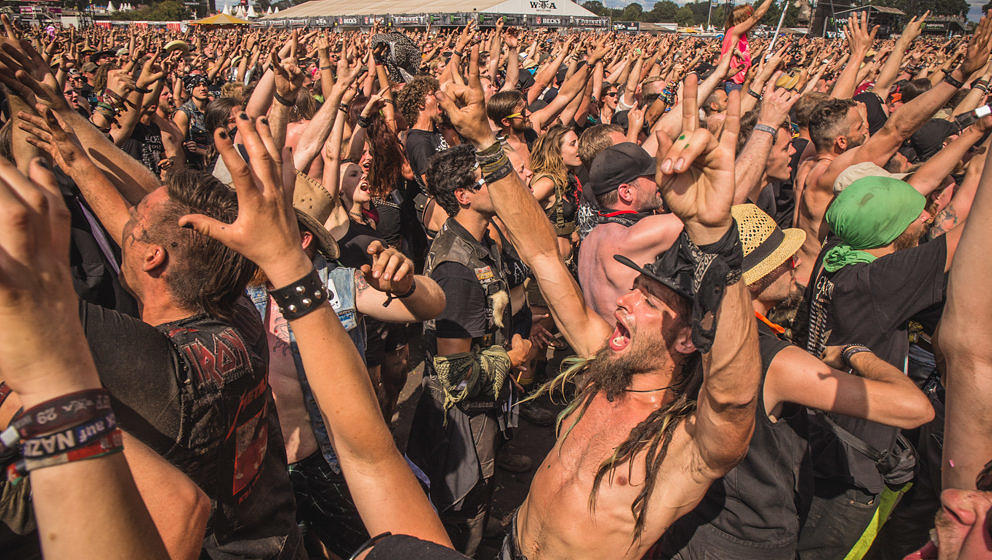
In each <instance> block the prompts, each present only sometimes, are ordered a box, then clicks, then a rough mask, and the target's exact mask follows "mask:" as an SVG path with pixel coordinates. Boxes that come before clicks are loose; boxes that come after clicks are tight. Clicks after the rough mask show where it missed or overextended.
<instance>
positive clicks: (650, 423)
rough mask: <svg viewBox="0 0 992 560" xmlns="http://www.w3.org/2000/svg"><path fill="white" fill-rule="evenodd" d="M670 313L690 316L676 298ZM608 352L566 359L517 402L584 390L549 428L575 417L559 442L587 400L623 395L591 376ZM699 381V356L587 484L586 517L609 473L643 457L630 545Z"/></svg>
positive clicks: (632, 508) (693, 407) (680, 368)
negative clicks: (569, 388) (668, 397)
mask: <svg viewBox="0 0 992 560" xmlns="http://www.w3.org/2000/svg"><path fill="white" fill-rule="evenodd" d="M675 307H676V312H677V313H678V314H679V316H682V317H685V316H688V315H687V314H688V313H690V312H691V310H690V308H689V304H688V302H686V301H685V300H682V299H681V298H678V302H677V303H675ZM608 352H609V349H608V348H604V349H603V350H600V352H599V354H597V355H596V357H595V358H591V359H590V358H579V357H572V358H566V359H565V360H563V361H562V372H561V373H560V374H558V376H556V377H555V378H554V379H552V380H550V381H548V382H547V383H545V384H544V385H542V386H541V387H539V388H538V389H537V390H536V391H535V392H534V393H533V394H532V395H530V396H528V397H527V398H526V399H524V400H523V401H522V402H527V401H529V400H532V399H536V398H537V397H539V396H540V395H541V394H543V393H548V395H549V396H551V397H552V400H553V399H554V394H555V392H558V393H559V394H560V395H562V396H564V395H565V390H566V387H567V386H568V385H569V384H571V383H577V381H578V382H581V383H584V386H582V388H581V389H580V390H579V392H578V394H577V395H576V396H575V398H573V399H572V401H571V402H570V403H569V404H568V406H567V407H566V408H565V410H563V411H562V412H561V414H559V415H558V419H557V422H556V426H555V435H556V437H557V436H558V435H559V434H560V433H561V423H562V421H563V420H564V419H565V418H567V417H568V416H569V415H571V414H572V413H575V417H574V419H573V421H572V422H571V424H570V425H569V426H568V428H567V430H566V431H565V435H564V436H563V437H562V439H563V440H564V439H567V438H568V436H569V434H570V433H571V432H572V429H574V428H575V426H576V425H577V424H578V423H579V421H580V420H581V419H582V416H583V415H585V412H586V410H588V409H589V406H590V405H591V404H592V401H593V399H594V398H595V397H596V396H597V395H598V394H600V393H603V395H604V396H605V397H606V398H607V399H608V400H610V401H612V400H614V399H615V398H617V397H619V396H620V395H622V394H623V392H624V390H625V388H626V387H625V386H624V387H621V386H619V384H617V383H615V382H614V383H611V382H609V381H604V380H603V378H601V377H599V376H597V375H596V373H595V369H596V364H597V362H600V363H605V364H606V367H609V368H613V367H614V365H613V364H611V363H610V362H609V361H607V360H603V359H602V358H603V357H604V356H606V355H607V353H608ZM702 381H703V376H702V368H701V362H700V360H699V353H698V352H697V353H694V354H692V355H691V356H689V357H688V358H687V359H686V360H685V361H683V362H682V364H681V365H680V366H678V367H677V369H676V371H675V373H674V375H673V376H672V384H671V385H669V386H668V387H665V388H664V389H667V390H669V391H670V392H671V393H673V394H674V395H675V398H674V399H673V400H672V401H671V402H669V403H668V404H665V405H663V406H662V407H661V408H658V409H657V410H655V411H654V412H652V413H651V414H649V415H648V417H647V418H645V419H644V420H642V421H641V422H640V423H639V424H637V425H636V426H634V427H633V428H632V429H631V430H630V433H629V434H628V435H627V439H625V440H624V441H623V443H621V444H620V445H619V446H617V447H616V449H614V451H613V455H612V456H610V458H608V459H606V460H605V461H603V462H602V463H601V464H600V465H599V469H598V470H597V471H596V477H595V479H594V480H593V485H592V492H590V494H589V509H590V511H592V510H595V508H596V496H597V494H598V493H599V487H600V484H602V482H603V479H605V478H607V477H609V480H610V481H611V482H612V480H613V473H614V472H615V471H616V469H617V468H619V467H621V466H623V465H624V464H627V465H628V466H629V468H633V465H632V462H633V460H634V458H636V457H637V456H638V455H639V454H641V453H642V452H643V453H644V472H645V481H644V487H643V488H642V489H641V491H640V493H638V495H637V497H636V498H634V501H633V503H631V505H630V511H631V514H633V516H634V535H633V539H632V541H631V543H632V544H633V542H636V541H637V540H638V539H640V537H641V534H642V533H643V532H644V523H645V520H646V519H647V513H648V511H647V506H648V498H650V497H651V494H652V492H654V488H655V484H656V483H657V478H658V471H659V470H660V469H661V464H662V462H664V460H665V457H666V455H667V454H668V446H669V444H671V442H672V437H673V436H674V435H675V429H676V428H677V427H678V426H679V424H681V423H682V422H683V421H684V420H685V419H686V418H688V417H689V415H691V414H692V413H693V412H695V410H696V399H697V398H698V396H699V388H700V386H701V385H702Z"/></svg>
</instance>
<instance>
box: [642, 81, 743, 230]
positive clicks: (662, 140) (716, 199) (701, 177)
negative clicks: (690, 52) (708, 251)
mask: <svg viewBox="0 0 992 560" xmlns="http://www.w3.org/2000/svg"><path fill="white" fill-rule="evenodd" d="M697 87H698V78H697V77H696V75H695V74H690V75H689V76H688V77H687V78H686V79H685V83H684V91H683V95H682V135H681V136H679V137H678V138H677V139H676V140H675V142H674V143H673V142H671V141H670V140H669V139H668V137H667V136H666V135H665V134H664V133H661V132H659V133H658V142H659V146H660V147H661V148H664V147H668V149H659V150H658V171H657V173H656V175H655V181H656V182H657V183H658V186H659V187H660V189H661V194H662V197H664V199H665V203H666V204H667V205H668V208H670V209H671V210H672V212H673V213H674V214H675V215H676V216H678V217H679V218H681V219H682V222H683V223H684V224H685V229H686V232H687V233H688V234H689V237H690V238H691V239H692V240H693V242H695V243H696V244H697V245H706V244H709V243H715V242H716V241H718V240H719V239H720V237H722V236H723V234H724V233H725V232H726V231H727V228H729V227H730V224H731V221H732V218H731V216H730V206H731V205H732V204H733V199H734V187H735V177H734V155H735V151H736V149H737V134H738V132H739V131H740V120H741V112H740V92H739V91H733V92H731V93H730V98H729V100H728V104H727V117H726V119H725V121H724V125H723V130H722V132H721V133H720V136H719V138H717V137H715V136H713V134H711V133H710V132H709V131H708V130H706V129H705V128H700V127H699V110H698V107H697V102H696V93H697Z"/></svg>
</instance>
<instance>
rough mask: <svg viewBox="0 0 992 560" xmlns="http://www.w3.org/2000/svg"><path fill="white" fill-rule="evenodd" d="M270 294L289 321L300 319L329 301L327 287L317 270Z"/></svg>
mask: <svg viewBox="0 0 992 560" xmlns="http://www.w3.org/2000/svg"><path fill="white" fill-rule="evenodd" d="M269 294H271V295H272V299H274V300H276V304H277V305H278V306H279V311H280V312H281V313H282V316H283V317H285V318H286V320H287V321H292V320H293V319H299V318H300V317H303V316H304V315H306V314H308V313H310V312H311V311H313V310H315V309H317V308H318V307H320V304H322V303H324V302H325V301H327V287H326V286H324V284H323V282H321V280H320V276H319V275H318V274H317V270H316V269H314V270H311V271H310V273H309V274H307V275H306V276H304V277H303V278H300V279H299V280H297V281H296V282H293V283H292V284H290V285H288V286H284V287H282V288H279V289H274V290H269Z"/></svg>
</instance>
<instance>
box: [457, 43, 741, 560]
mask: <svg viewBox="0 0 992 560" xmlns="http://www.w3.org/2000/svg"><path fill="white" fill-rule="evenodd" d="M477 58H478V49H477V47H475V48H473V52H472V59H471V64H470V70H469V82H468V85H466V86H464V87H454V88H451V89H450V90H447V91H446V92H445V93H443V94H441V95H439V97H440V102H441V105H442V107H443V108H444V110H445V111H446V112H447V113H448V115H449V117H450V119H451V122H452V124H454V125H455V127H456V128H457V129H458V131H459V133H460V134H461V135H462V136H463V137H464V138H466V139H467V140H469V141H470V142H471V143H472V144H473V145H474V146H475V147H476V148H477V150H478V152H477V154H476V157H477V158H478V161H479V164H480V167H481V168H482V172H483V176H484V178H485V181H486V183H487V185H488V190H489V194H490V196H491V198H492V201H493V205H494V207H495V210H496V212H497V214H498V215H499V217H500V218H501V219H502V220H503V222H504V223H505V224H506V226H507V229H508V230H509V234H510V240H511V242H512V243H513V244H514V246H515V247H516V249H517V251H518V252H519V254H520V256H521V257H522V258H523V260H524V261H525V262H526V263H527V264H528V265H529V266H530V267H531V268H532V269H533V270H534V272H535V276H536V277H537V278H538V282H539V284H540V287H541V291H542V293H543V295H544V297H545V299H547V301H548V303H549V306H550V308H551V311H552V313H553V314H554V317H555V320H556V322H557V324H558V326H559V328H560V329H561V331H562V332H563V333H564V334H565V337H566V338H567V339H568V342H569V343H570V344H571V345H572V347H573V348H574V349H575V350H576V352H577V353H578V354H579V356H581V357H582V358H583V359H584V363H583V364H582V365H581V366H580V367H577V368H572V369H571V370H570V371H567V372H566V374H565V377H568V378H573V379H582V380H583V381H584V385H583V386H581V387H580V392H579V394H578V396H577V397H576V399H575V400H574V401H573V402H572V404H571V406H570V407H569V408H568V409H567V410H566V411H565V413H564V414H563V416H562V419H561V424H560V427H561V431H560V433H559V436H558V440H557V442H556V443H555V446H554V448H553V449H552V450H551V452H550V453H549V454H548V456H547V457H546V458H545V460H544V462H543V463H542V464H541V466H540V467H539V468H538V472H537V474H536V475H535V477H534V480H533V482H532V484H531V488H530V492H529V494H528V496H527V498H526V500H525V501H524V503H523V504H522V505H521V506H520V509H519V510H518V512H517V515H516V518H515V520H514V523H513V526H512V529H511V534H510V535H508V537H507V539H506V542H505V543H504V549H503V551H502V554H501V557H502V558H511V559H512V558H529V559H530V560H537V559H557V558H597V559H598V558H629V559H638V558H641V557H642V556H643V555H644V553H645V552H646V551H647V550H648V548H650V546H651V544H652V543H653V542H654V541H655V540H657V539H658V538H659V537H660V536H661V535H662V534H663V533H664V532H665V531H666V529H667V528H668V527H669V525H671V524H672V523H673V522H674V521H675V520H676V519H678V518H679V517H681V516H682V515H684V514H685V513H687V512H689V511H690V510H692V509H693V507H694V506H695V505H696V504H697V503H698V502H699V500H700V499H701V498H702V497H703V495H704V494H705V492H706V489H707V488H708V487H709V486H710V484H711V483H712V482H713V481H714V480H716V479H718V478H720V477H721V476H723V474H724V473H726V472H727V471H728V470H729V469H731V468H732V467H733V466H734V465H735V464H736V463H737V461H739V460H740V459H741V457H743V456H744V454H745V453H746V451H747V444H748V440H749V438H750V435H751V431H752V428H753V425H754V413H755V401H756V393H757V388H758V383H759V378H760V360H759V359H758V346H757V339H756V334H755V322H754V320H753V319H752V318H751V313H752V312H751V309H750V301H749V299H748V297H747V294H746V292H745V288H744V285H743V283H742V282H741V280H740V274H741V272H740V269H741V262H742V256H741V249H740V240H739V238H738V234H737V229H736V226H735V225H734V222H733V219H732V218H731V214H730V207H731V202H732V198H733V191H734V145H735V142H736V137H737V130H738V129H739V126H740V125H739V121H740V98H739V95H738V94H737V93H736V92H734V93H733V94H732V97H731V108H730V111H729V113H728V116H727V121H726V125H725V127H724V130H723V132H722V134H721V136H720V137H719V138H716V137H714V136H713V135H712V134H710V133H709V132H708V131H707V130H705V129H700V128H698V118H697V117H696V114H697V113H696V110H697V109H696V103H695V101H694V100H695V99H696V86H697V79H696V77H695V75H690V76H689V77H688V78H687V79H686V84H685V88H684V91H685V95H684V98H685V99H686V102H685V103H684V111H685V113H684V119H683V120H684V122H686V123H687V127H686V128H687V129H686V130H685V132H684V134H683V136H682V137H680V138H679V139H678V143H677V144H676V145H674V146H673V147H671V149H668V150H661V151H659V160H658V161H659V169H658V173H657V179H658V180H659V183H660V184H661V185H662V188H661V190H662V193H663V196H664V198H665V202H666V203H667V205H668V206H669V208H671V209H672V211H673V212H674V213H675V214H677V215H678V216H679V217H680V218H681V219H682V220H683V222H684V223H685V230H686V231H685V234H684V235H683V236H681V237H680V238H679V240H678V242H677V243H676V245H675V247H674V248H673V250H671V251H668V252H666V253H664V254H663V255H661V256H660V257H659V258H658V259H657V260H656V261H655V262H653V263H649V264H647V265H645V266H643V267H641V266H638V265H636V264H635V263H632V262H629V261H627V262H628V264H629V265H630V266H633V267H635V268H636V269H637V270H638V271H639V272H640V275H639V276H638V277H637V279H636V280H635V282H634V284H633V287H632V290H631V291H630V292H628V293H626V294H624V295H622V296H621V297H620V298H619V299H618V301H617V311H616V314H615V315H616V319H617V321H616V325H615V326H611V325H609V324H608V323H607V322H606V321H605V320H603V319H602V318H601V317H600V316H599V315H597V314H596V313H595V312H594V311H593V310H592V309H590V308H588V307H587V306H586V305H585V303H584V301H583V298H582V294H581V292H580V291H579V288H578V286H577V285H576V284H575V281H574V280H573V279H572V277H571V275H570V274H569V272H568V269H567V268H566V267H565V265H564V263H563V262H562V260H561V259H560V258H559V256H558V252H557V248H556V244H555V239H554V232H553V231H552V229H551V224H550V223H549V222H548V220H547V218H546V217H545V216H544V214H543V212H542V211H541V209H540V207H539V206H538V204H537V203H536V201H535V200H534V197H533V196H532V195H531V194H530V193H529V192H528V191H527V188H526V187H525V186H524V185H523V183H522V182H521V181H520V179H519V177H518V176H517V175H516V174H515V173H513V170H512V166H511V164H510V163H509V161H508V159H507V158H506V156H505V154H503V152H502V148H501V146H500V144H499V143H498V142H496V138H495V136H494V135H493V133H492V130H491V129H490V127H489V124H488V122H487V121H486V113H485V103H484V101H483V97H484V96H483V92H482V88H481V85H480V83H479V70H478V62H477ZM661 140H663V141H664V140H667V139H661ZM665 144H666V145H668V144H670V142H665Z"/></svg>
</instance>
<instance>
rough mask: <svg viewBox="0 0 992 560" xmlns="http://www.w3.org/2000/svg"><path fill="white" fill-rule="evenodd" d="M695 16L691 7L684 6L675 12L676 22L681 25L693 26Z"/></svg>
mask: <svg viewBox="0 0 992 560" xmlns="http://www.w3.org/2000/svg"><path fill="white" fill-rule="evenodd" d="M694 19H695V16H693V13H692V9H691V8H689V6H682V7H681V8H679V9H678V11H677V12H675V22H676V23H678V24H679V25H693V22H694Z"/></svg>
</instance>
